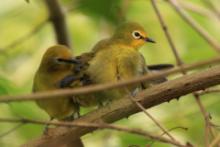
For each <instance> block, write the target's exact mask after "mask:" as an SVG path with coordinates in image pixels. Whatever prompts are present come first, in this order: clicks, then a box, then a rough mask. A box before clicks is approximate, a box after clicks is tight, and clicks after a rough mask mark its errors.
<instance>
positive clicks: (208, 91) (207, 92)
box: [197, 88, 220, 95]
mask: <svg viewBox="0 0 220 147" xmlns="http://www.w3.org/2000/svg"><path fill="white" fill-rule="evenodd" d="M197 93H198V94H199V95H205V94H213V93H220V89H214V88H212V89H206V90H203V91H201V92H197Z"/></svg>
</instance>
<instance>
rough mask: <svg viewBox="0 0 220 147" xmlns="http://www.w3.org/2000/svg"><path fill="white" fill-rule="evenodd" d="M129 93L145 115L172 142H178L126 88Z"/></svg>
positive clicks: (130, 97)
mask: <svg viewBox="0 0 220 147" xmlns="http://www.w3.org/2000/svg"><path fill="white" fill-rule="evenodd" d="M125 90H126V91H127V93H128V94H129V96H128V98H129V99H130V100H131V101H132V102H133V103H134V104H135V105H136V106H137V107H138V108H140V110H141V111H143V112H144V114H145V115H147V116H148V117H149V118H150V119H151V120H152V121H153V122H154V123H155V124H156V125H157V126H158V127H159V128H160V129H161V130H162V131H163V133H164V134H166V135H167V136H168V137H170V139H171V140H173V141H175V142H177V140H176V139H175V138H174V137H173V136H172V135H171V134H170V133H169V132H168V131H167V130H166V129H165V128H164V127H163V126H162V125H161V124H160V123H159V122H158V121H157V120H156V119H155V118H154V117H153V116H152V115H151V114H150V113H148V112H147V110H146V109H145V108H144V107H143V106H142V105H141V104H140V103H139V102H137V101H136V100H135V99H134V97H133V95H132V94H131V92H130V91H128V89H127V88H125Z"/></svg>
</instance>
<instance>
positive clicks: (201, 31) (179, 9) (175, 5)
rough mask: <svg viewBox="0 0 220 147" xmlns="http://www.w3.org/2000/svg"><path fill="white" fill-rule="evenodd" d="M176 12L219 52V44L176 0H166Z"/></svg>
mask: <svg viewBox="0 0 220 147" xmlns="http://www.w3.org/2000/svg"><path fill="white" fill-rule="evenodd" d="M166 1H167V2H168V3H169V4H170V5H171V6H172V7H173V8H174V9H175V10H176V12H177V13H178V14H179V15H180V16H181V17H182V18H183V20H185V21H186V22H187V23H188V24H189V25H190V26H191V27H192V28H193V29H194V30H195V31H196V32H197V33H198V34H199V35H200V36H201V37H202V38H204V39H205V40H206V41H207V42H208V43H209V44H210V45H211V46H212V47H213V49H215V50H216V51H217V52H218V53H219V52H220V44H219V43H218V41H217V40H216V39H215V38H214V37H212V36H211V35H210V34H209V32H208V31H206V30H205V29H204V28H203V27H202V26H201V25H200V24H199V23H197V22H196V21H195V20H194V19H193V18H192V17H191V16H190V15H188V13H186V11H185V10H184V9H183V8H182V7H181V6H180V5H179V4H178V2H177V0H166Z"/></svg>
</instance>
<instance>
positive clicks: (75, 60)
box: [57, 58, 80, 64]
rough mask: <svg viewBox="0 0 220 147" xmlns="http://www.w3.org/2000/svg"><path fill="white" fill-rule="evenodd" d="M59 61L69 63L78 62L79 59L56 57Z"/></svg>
mask: <svg viewBox="0 0 220 147" xmlns="http://www.w3.org/2000/svg"><path fill="white" fill-rule="evenodd" d="M57 60H58V61H59V62H65V63H69V64H80V61H79V60H77V59H74V58H72V59H63V58H58V59H57Z"/></svg>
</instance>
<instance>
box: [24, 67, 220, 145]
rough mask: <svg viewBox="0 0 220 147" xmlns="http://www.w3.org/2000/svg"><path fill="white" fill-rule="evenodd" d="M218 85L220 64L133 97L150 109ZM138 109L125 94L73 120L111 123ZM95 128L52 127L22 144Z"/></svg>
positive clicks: (53, 141) (63, 140) (58, 141)
mask: <svg viewBox="0 0 220 147" xmlns="http://www.w3.org/2000/svg"><path fill="white" fill-rule="evenodd" d="M217 84H220V67H215V68H212V69H209V70H207V71H203V72H200V73H194V74H191V75H186V76H183V77H180V78H178V79H175V80H172V81H168V82H165V83H162V84H159V85H155V86H153V87H151V88H149V89H146V90H144V91H142V92H140V93H139V94H138V95H137V96H136V97H135V100H136V101H138V102H140V103H141V104H142V105H143V106H144V107H145V108H150V107H153V106H156V105H159V104H161V103H163V102H169V101H170V100H172V99H175V98H179V97H180V96H183V95H186V94H189V93H191V92H194V91H197V90H202V89H205V88H208V87H211V86H215V85H217ZM137 112H140V109H139V108H137V107H136V105H134V104H133V103H132V102H131V101H130V99H129V98H127V97H124V98H121V99H118V100H115V101H113V102H112V103H111V104H109V105H107V106H105V107H102V108H100V109H98V110H95V111H92V112H90V113H88V114H86V115H85V116H82V117H81V118H79V119H77V120H75V121H74V122H76V123H77V122H94V123H102V122H105V123H112V122H115V121H117V120H120V119H122V118H126V117H128V116H130V115H132V114H134V113H137ZM94 130H95V129H94V128H82V127H75V128H63V127H58V128H56V129H55V130H54V132H53V133H52V134H53V135H52V136H43V137H41V138H40V139H37V140H34V141H32V142H30V143H28V144H26V145H25V146H28V147H32V146H33V147H35V146H36V147H37V146H41V147H48V146H54V145H56V146H61V145H65V144H67V143H68V142H69V141H71V140H74V139H76V138H78V137H80V136H83V135H85V134H87V133H90V132H92V131H94Z"/></svg>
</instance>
